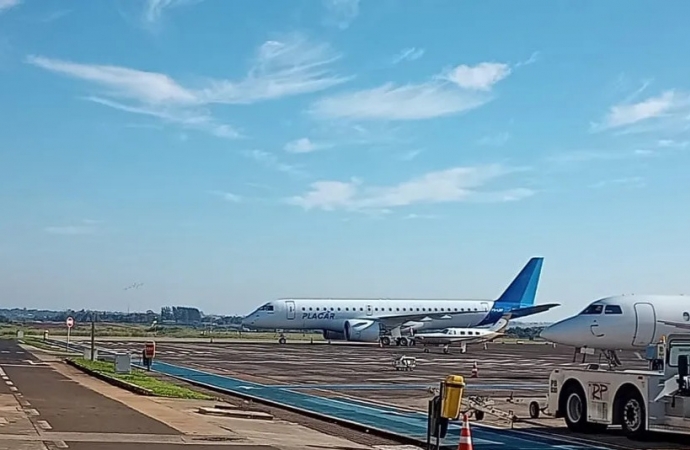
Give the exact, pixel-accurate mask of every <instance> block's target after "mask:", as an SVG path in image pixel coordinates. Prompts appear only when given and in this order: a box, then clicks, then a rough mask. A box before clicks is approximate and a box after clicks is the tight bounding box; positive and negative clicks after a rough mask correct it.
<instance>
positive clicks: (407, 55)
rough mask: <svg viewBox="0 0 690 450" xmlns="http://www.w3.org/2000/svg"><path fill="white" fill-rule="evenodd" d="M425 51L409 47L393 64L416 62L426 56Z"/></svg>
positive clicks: (396, 57)
mask: <svg viewBox="0 0 690 450" xmlns="http://www.w3.org/2000/svg"><path fill="white" fill-rule="evenodd" d="M424 53H425V50H424V49H423V48H416V47H408V48H405V49H403V50H402V51H401V52H400V53H398V54H397V55H395V56H394V57H393V60H392V63H393V64H398V63H401V62H403V61H414V60H417V59H419V58H421V57H422V56H424Z"/></svg>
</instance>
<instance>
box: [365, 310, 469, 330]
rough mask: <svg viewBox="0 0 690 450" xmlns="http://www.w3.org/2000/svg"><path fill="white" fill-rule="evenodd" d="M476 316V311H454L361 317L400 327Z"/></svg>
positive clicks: (388, 325) (387, 325)
mask: <svg viewBox="0 0 690 450" xmlns="http://www.w3.org/2000/svg"><path fill="white" fill-rule="evenodd" d="M471 313H474V314H476V313H477V312H476V311H466V312H462V311H454V312H453V313H452V314H450V313H447V312H445V313H444V312H441V313H419V314H408V315H402V314H398V315H390V316H378V317H366V316H365V317H360V318H359V319H360V320H375V321H377V322H380V323H382V324H383V325H384V326H386V327H392V328H395V327H399V326H402V325H404V324H405V323H407V322H426V321H429V320H449V319H451V318H452V317H453V316H455V315H458V314H471Z"/></svg>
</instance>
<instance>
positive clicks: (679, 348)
mask: <svg viewBox="0 0 690 450" xmlns="http://www.w3.org/2000/svg"><path fill="white" fill-rule="evenodd" d="M680 355H688V357H690V341H676V342H673V343H672V344H671V348H670V349H669V352H668V365H669V366H671V367H675V366H677V365H678V357H679V356H680Z"/></svg>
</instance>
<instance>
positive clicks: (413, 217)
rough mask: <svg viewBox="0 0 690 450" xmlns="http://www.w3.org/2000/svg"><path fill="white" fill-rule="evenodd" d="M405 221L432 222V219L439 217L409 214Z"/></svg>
mask: <svg viewBox="0 0 690 450" xmlns="http://www.w3.org/2000/svg"><path fill="white" fill-rule="evenodd" d="M404 218H405V220H432V219H438V218H439V216H437V215H436V214H415V213H412V214H408V215H406V216H405V217H404Z"/></svg>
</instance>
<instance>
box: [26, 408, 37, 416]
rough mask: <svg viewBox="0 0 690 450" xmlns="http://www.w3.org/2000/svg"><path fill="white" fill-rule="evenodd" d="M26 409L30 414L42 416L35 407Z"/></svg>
mask: <svg viewBox="0 0 690 450" xmlns="http://www.w3.org/2000/svg"><path fill="white" fill-rule="evenodd" d="M24 411H25V412H26V413H27V414H28V415H30V416H40V413H39V412H38V411H36V410H35V409H33V408H31V409H25V410H24Z"/></svg>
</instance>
